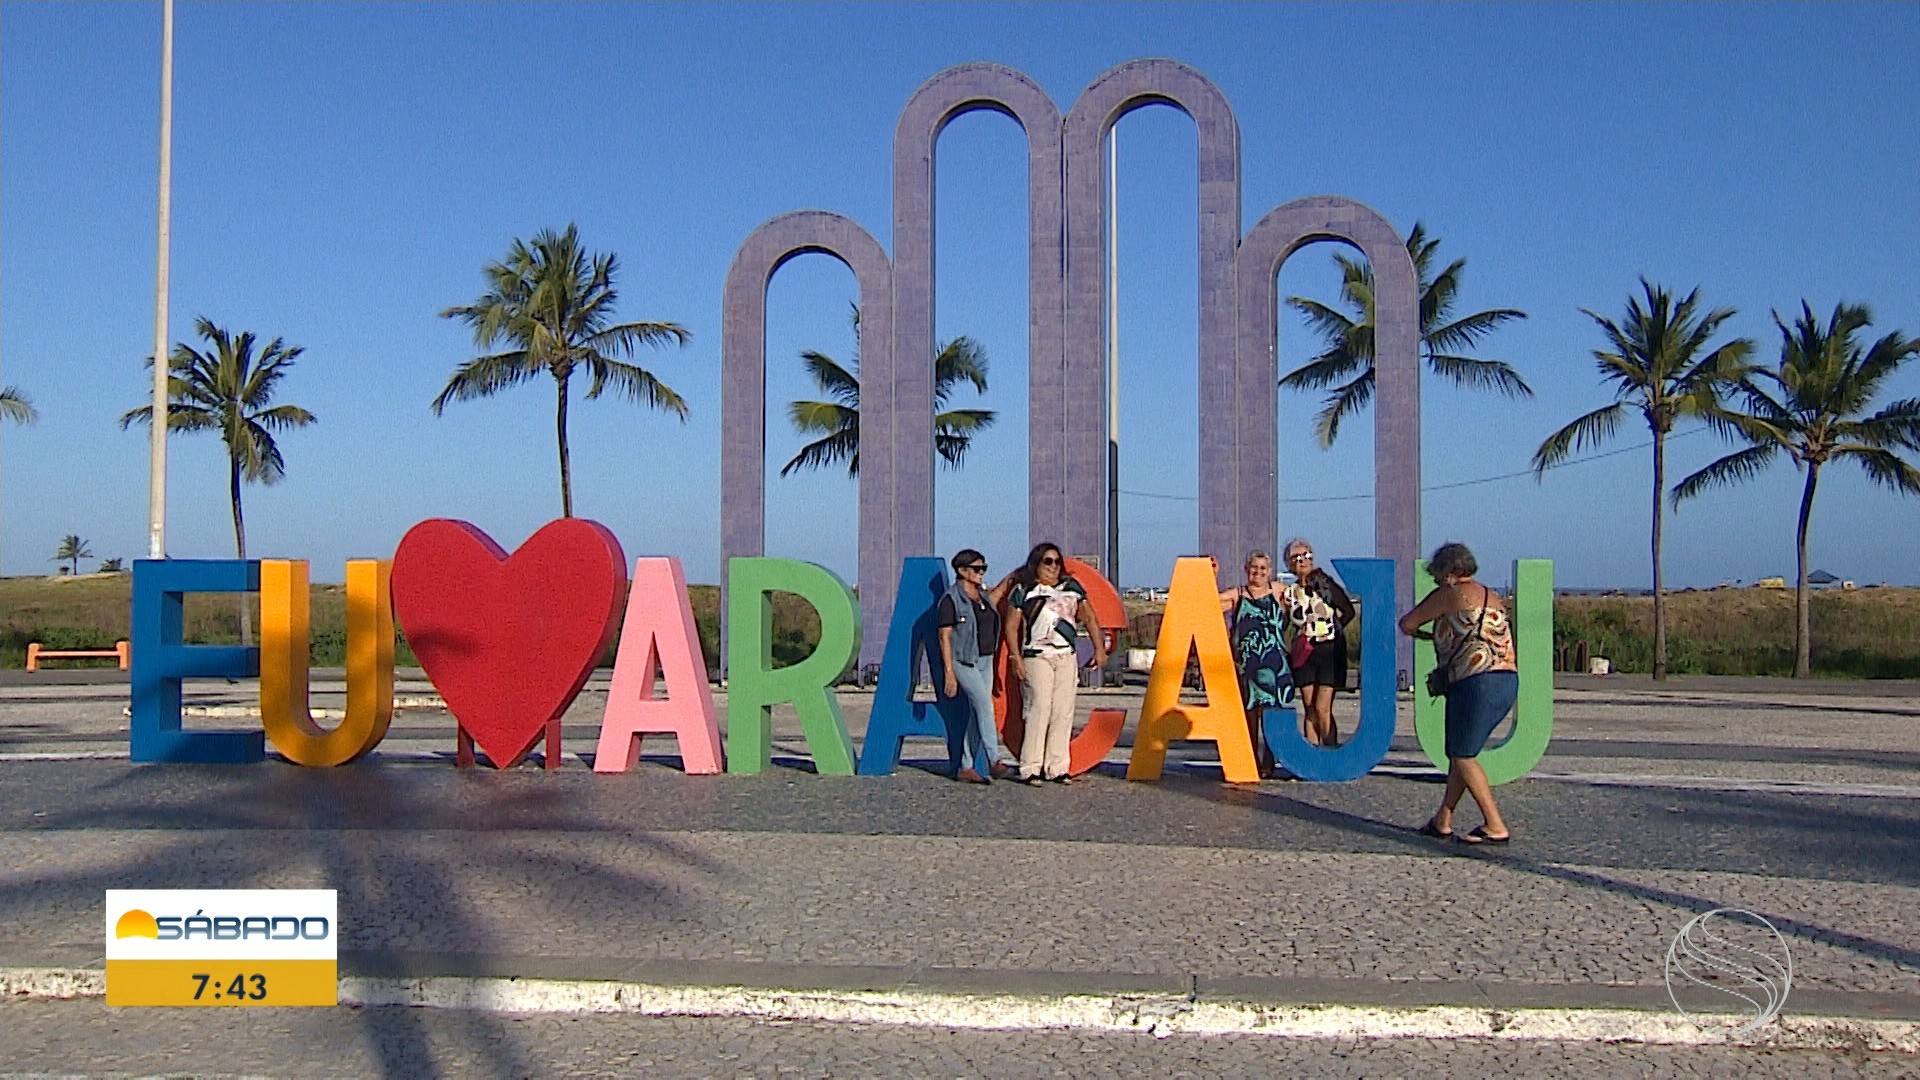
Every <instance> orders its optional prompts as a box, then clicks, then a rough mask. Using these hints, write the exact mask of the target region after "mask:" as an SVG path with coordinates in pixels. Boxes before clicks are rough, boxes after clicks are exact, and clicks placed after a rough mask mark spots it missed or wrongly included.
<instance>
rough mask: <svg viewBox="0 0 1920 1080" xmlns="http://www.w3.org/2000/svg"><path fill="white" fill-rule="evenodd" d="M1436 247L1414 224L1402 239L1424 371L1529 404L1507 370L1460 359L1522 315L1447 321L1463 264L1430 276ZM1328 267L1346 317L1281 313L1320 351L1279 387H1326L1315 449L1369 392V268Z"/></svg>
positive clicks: (1343, 261)
mask: <svg viewBox="0 0 1920 1080" xmlns="http://www.w3.org/2000/svg"><path fill="white" fill-rule="evenodd" d="M1439 247H1440V241H1439V239H1437V238H1429V237H1428V236H1427V227H1426V225H1424V224H1423V223H1421V222H1417V221H1416V222H1414V224H1413V232H1411V233H1409V234H1408V235H1407V254H1408V255H1411V256H1413V271H1414V274H1415V275H1417V277H1418V279H1419V282H1420V351H1421V352H1422V353H1423V354H1424V355H1425V356H1426V359H1427V366H1428V367H1429V368H1431V369H1433V373H1434V374H1435V375H1439V376H1441V377H1442V378H1445V379H1448V380H1450V381H1451V382H1453V383H1454V384H1455V385H1458V386H1467V387H1479V388H1482V389H1487V390H1495V391H1498V392H1500V393H1502V394H1505V395H1507V396H1508V397H1532V396H1533V388H1532V387H1530V386H1528V385H1527V381H1526V380H1525V379H1522V378H1521V377H1520V373H1519V372H1517V371H1515V370H1514V369H1513V368H1512V367H1511V366H1510V365H1507V364H1504V363H1502V362H1500V361H1498V360H1481V359H1478V358H1475V357H1471V356H1466V355H1463V354H1464V352H1465V351H1466V350H1467V349H1471V348H1473V347H1474V346H1475V345H1476V344H1477V343H1478V342H1479V341H1480V339H1481V338H1483V337H1485V336H1486V335H1488V334H1490V333H1492V332H1493V331H1494V329H1495V328H1497V327H1498V326H1500V324H1501V323H1505V322H1509V321H1511V320H1513V319H1524V318H1526V317H1527V313H1526V312H1524V311H1516V310H1514V309H1513V308H1494V309H1493V310H1491V311H1477V312H1475V313H1473V314H1472V315H1465V316H1462V317H1460V318H1458V319H1456V318H1454V317H1453V305H1454V302H1455V301H1456V299H1457V298H1458V296H1459V293H1460V279H1461V278H1462V276H1464V274H1465V271H1466V266H1467V260H1465V259H1455V260H1454V261H1453V262H1451V263H1449V264H1447V268H1446V269H1445V270H1442V271H1440V273H1439V274H1438V275H1435V274H1434V273H1433V262H1434V253H1435V252H1436V251H1438V250H1439ZM1333 259H1334V262H1336V263H1338V264H1339V265H1340V274H1341V285H1340V298H1341V299H1342V300H1343V301H1345V302H1346V304H1347V306H1348V307H1349V308H1350V309H1352V312H1353V314H1352V315H1351V316H1349V315H1346V314H1343V313H1341V312H1338V311H1335V310H1334V309H1333V308H1331V307H1328V306H1327V305H1325V304H1323V303H1321V302H1320V301H1318V300H1309V299H1306V298H1305V297H1300V296H1291V297H1288V298H1287V305H1288V306H1289V307H1291V308H1293V309H1294V310H1295V311H1298V312H1299V313H1300V314H1301V315H1303V316H1305V317H1306V320H1307V325H1308V326H1311V327H1312V328H1313V331H1314V332H1315V333H1317V334H1319V335H1320V337H1321V339H1322V340H1324V341H1325V342H1326V344H1327V347H1326V350H1325V351H1323V352H1322V353H1321V354H1320V355H1318V356H1316V357H1314V358H1313V359H1312V360H1310V361H1308V362H1307V363H1306V364H1304V365H1302V366H1300V367H1299V368H1297V369H1295V370H1293V371H1290V372H1288V373H1287V375H1286V377H1285V378H1283V379H1281V380H1280V385H1281V386H1284V387H1287V388H1288V389H1292V390H1324V389H1327V388H1328V387H1333V392H1332V393H1330V394H1328V395H1327V401H1326V405H1325V406H1324V407H1323V408H1322V409H1321V410H1320V413H1319V415H1317V416H1316V417H1315V418H1314V430H1315V432H1316V434H1318V436H1319V438H1320V445H1321V446H1322V447H1328V446H1332V445H1333V440H1334V439H1335V438H1337V437H1338V436H1339V434H1340V422H1341V421H1342V420H1345V419H1346V418H1347V417H1348V416H1350V415H1352V414H1354V413H1356V412H1359V411H1360V410H1361V409H1364V408H1366V407H1367V404H1368V403H1369V402H1371V401H1372V400H1373V384H1374V359H1373V326H1374V295H1373V267H1372V266H1371V265H1369V264H1368V263H1367V262H1366V260H1364V259H1357V258H1354V257H1353V256H1351V255H1346V254H1337V255H1335V256H1334V257H1333Z"/></svg>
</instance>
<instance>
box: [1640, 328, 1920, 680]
mask: <svg viewBox="0 0 1920 1080" xmlns="http://www.w3.org/2000/svg"><path fill="white" fill-rule="evenodd" d="M1773 324H1774V325H1775V326H1777V327H1779V328H1780V366H1779V367H1778V368H1776V369H1775V370H1773V371H1761V372H1756V373H1755V374H1753V375H1751V376H1749V377H1748V378H1746V379H1745V380H1743V381H1742V382H1741V387H1740V388H1741V391H1742V392H1743V393H1744V394H1745V396H1746V399H1747V408H1748V411H1747V412H1744V413H1730V414H1729V415H1728V416H1727V417H1726V419H1727V421H1728V423H1730V424H1731V426H1732V427H1733V429H1734V430H1735V431H1737V432H1738V433H1739V434H1740V436H1741V437H1743V438H1744V439H1745V440H1746V442H1747V444H1748V445H1747V448H1746V449H1744V450H1736V451H1734V452H1733V453H1731V454H1728V455H1727V456H1725V457H1723V458H1721V459H1720V460H1718V461H1715V462H1713V463H1712V464H1711V465H1708V466H1707V467H1705V468H1703V469H1701V470H1700V471H1699V472H1696V473H1694V474H1693V475H1692V476H1689V477H1687V478H1686V479H1685V480H1682V481H1680V483H1679V484H1678V485H1676V486H1675V487H1674V489H1673V505H1674V507H1675V508H1676V509H1678V508H1679V506H1680V503H1681V502H1682V501H1683V500H1685V499H1689V498H1692V497H1693V496H1695V495H1698V494H1700V493H1701V492H1703V491H1705V490H1706V489H1708V488H1710V487H1714V486H1716V485H1721V484H1733V483H1737V482H1739V481H1741V480H1745V479H1748V478H1749V477H1752V476H1754V475H1756V474H1758V473H1759V472H1760V470H1761V469H1763V468H1765V467H1766V466H1768V465H1770V464H1772V463H1773V459H1774V458H1775V457H1776V456H1777V455H1778V454H1779V453H1780V452H1781V451H1785V452H1786V453H1787V455H1788V456H1789V457H1791V458H1792V459H1793V464H1794V466H1795V467H1796V468H1798V469H1800V470H1801V471H1802V472H1804V473H1806V474H1807V478H1806V483H1805V484H1804V486H1803V487H1802V489H1801V493H1800V521H1799V525H1798V527H1797V528H1796V530H1795V532H1794V552H1795V554H1796V556H1797V566H1798V576H1797V577H1796V578H1795V579H1794V590H1793V591H1794V608H1795V617H1794V624H1793V674H1794V676H1795V677H1797V678H1802V679H1804V678H1807V677H1808V676H1809V675H1811V674H1812V672H1813V668H1812V660H1811V655H1812V649H1813V634H1812V630H1813V624H1812V616H1811V612H1810V605H1809V602H1808V590H1807V526H1808V524H1809V523H1810V522H1812V520H1813V495H1814V489H1815V488H1816V487H1817V486H1818V484H1819V482H1820V467H1821V466H1822V465H1825V464H1826V463H1827V462H1829V461H1849V462H1852V463H1853V464H1855V465H1858V466H1859V467H1860V468H1861V470H1862V471H1864V472H1865V473H1866V474H1867V476H1868V478H1870V479H1871V480H1873V481H1874V482H1875V483H1877V484H1882V485H1885V486H1886V487H1889V488H1892V489H1893V490H1894V491H1897V492H1900V493H1903V494H1906V495H1920V468H1915V467H1914V466H1913V465H1912V463H1910V462H1908V461H1907V460H1906V459H1905V458H1903V457H1901V456H1900V454H1899V453H1898V451H1900V450H1906V449H1913V450H1920V398H1909V399H1907V400H1905V401H1896V402H1894V403H1893V404H1891V405H1889V406H1887V407H1886V408H1884V409H1881V410H1880V411H1879V412H1876V413H1874V414H1873V415H1872V416H1862V415H1861V414H1862V413H1865V412H1866V411H1867V409H1868V408H1869V407H1871V405H1872V403H1873V399H1874V397H1875V396H1876V395H1878V394H1879V392H1880V388H1881V386H1882V384H1884V383H1885V382H1886V380H1887V379H1888V378H1889V377H1890V376H1892V375H1893V374H1894V372H1896V371H1898V370H1900V366H1901V365H1902V364H1904V363H1906V362H1907V361H1908V360H1911V359H1913V358H1914V357H1915V356H1920V340H1914V339H1909V338H1905V337H1902V336H1901V335H1900V334H1899V333H1898V332H1895V333H1891V334H1888V335H1886V336H1885V337H1883V338H1881V339H1880V340H1879V341H1876V342H1874V343H1873V346H1872V347H1871V348H1863V347H1862V346H1861V345H1860V344H1859V343H1858V342H1856V341H1855V340H1854V335H1856V334H1858V333H1860V332H1861V331H1863V330H1865V329H1866V328H1867V327H1869V326H1871V325H1873V315H1872V314H1871V313H1870V312H1868V310H1867V309H1866V308H1865V307H1862V306H1858V305H1853V304H1839V305H1836V306H1835V307H1834V309H1833V317H1832V318H1830V319H1828V320H1827V325H1826V326H1825V327H1822V326H1821V325H1820V321H1819V320H1818V319H1816V318H1814V316H1813V308H1812V307H1810V306H1809V305H1808V304H1807V303H1806V302H1805V301H1804V300H1803V301H1801V303H1800V318H1799V319H1796V320H1795V321H1794V324H1793V327H1792V328H1791V329H1789V328H1788V327H1787V324H1786V323H1784V322H1781V321H1780V316H1779V314H1778V313H1775V314H1774V316H1773ZM1763 383H1764V384H1768V385H1770V386H1771V388H1772V390H1773V391H1774V392H1771V393H1770V392H1769V390H1768V386H1767V385H1762V384H1763ZM1776 393H1777V394H1778V396H1777V397H1776V396H1775V394H1776Z"/></svg>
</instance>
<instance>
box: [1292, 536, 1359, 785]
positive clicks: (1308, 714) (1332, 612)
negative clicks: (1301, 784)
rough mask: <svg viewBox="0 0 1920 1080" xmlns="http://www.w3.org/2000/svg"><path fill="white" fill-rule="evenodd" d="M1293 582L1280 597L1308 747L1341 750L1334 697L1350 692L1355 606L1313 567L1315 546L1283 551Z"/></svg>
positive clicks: (1298, 543) (1297, 543)
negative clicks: (1349, 654) (1349, 658)
mask: <svg viewBox="0 0 1920 1080" xmlns="http://www.w3.org/2000/svg"><path fill="white" fill-rule="evenodd" d="M1283 550H1284V551H1285V552H1286V556H1287V569H1288V570H1291V571H1292V572H1293V576H1294V582H1293V584H1291V585H1288V586H1287V587H1286V588H1285V589H1284V590H1282V591H1281V593H1280V602H1281V603H1283V604H1285V605H1286V606H1287V625H1288V628H1289V629H1290V630H1291V631H1292V647H1293V652H1292V656H1291V660H1292V662H1293V685H1294V689H1295V692H1296V693H1298V694H1299V697H1300V704H1301V706H1302V710H1303V712H1304V713H1305V733H1306V736H1307V742H1309V743H1312V744H1313V745H1314V746H1328V747H1332V746H1338V745H1340V728H1339V727H1338V726H1337V725H1335V724H1334V722H1333V695H1334V694H1335V693H1338V692H1339V691H1341V690H1345V689H1346V688H1347V624H1349V623H1351V622H1353V600H1352V599H1351V598H1350V597H1348V596H1347V590H1345V589H1343V588H1341V587H1340V583H1339V582H1337V581H1335V580H1333V575H1332V574H1329V573H1327V572H1326V571H1325V570H1321V569H1319V568H1318V567H1316V566H1314V564H1313V545H1311V544H1309V543H1307V542H1306V540H1305V539H1303V538H1301V537H1295V538H1294V539H1292V540H1289V541H1287V546H1286V547H1285V548H1284V549H1283Z"/></svg>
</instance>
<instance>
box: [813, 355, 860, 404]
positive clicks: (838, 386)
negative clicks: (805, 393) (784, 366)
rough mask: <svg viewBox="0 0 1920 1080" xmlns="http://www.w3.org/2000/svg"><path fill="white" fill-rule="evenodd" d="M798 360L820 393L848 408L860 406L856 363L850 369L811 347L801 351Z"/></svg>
mask: <svg viewBox="0 0 1920 1080" xmlns="http://www.w3.org/2000/svg"><path fill="white" fill-rule="evenodd" d="M800 361H801V363H802V365H804V366H805V367H806V369H807V377H808V378H810V379H812V380H813V384H814V385H815V386H818V387H819V388H820V390H821V392H822V393H824V394H827V395H829V396H831V397H832V398H834V399H835V400H836V401H839V402H840V403H842V404H844V405H847V406H849V407H850V408H854V409H858V408H859V407H860V376H859V375H858V374H856V372H858V370H859V365H858V364H856V365H855V366H854V368H853V370H851V371H850V370H848V369H847V368H844V367H841V366H840V363H839V362H838V361H836V360H835V359H834V358H833V357H831V356H828V355H827V354H825V353H822V352H816V351H814V350H812V349H808V350H806V351H804V352H802V353H801V354H800Z"/></svg>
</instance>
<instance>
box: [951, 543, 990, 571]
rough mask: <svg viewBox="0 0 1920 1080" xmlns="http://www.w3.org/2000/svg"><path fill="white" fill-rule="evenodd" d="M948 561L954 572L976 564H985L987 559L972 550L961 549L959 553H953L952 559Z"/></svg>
mask: <svg viewBox="0 0 1920 1080" xmlns="http://www.w3.org/2000/svg"><path fill="white" fill-rule="evenodd" d="M950 561H951V562H952V564H953V568H954V569H955V570H960V569H964V568H966V567H969V566H972V565H973V564H974V563H977V562H986V561H987V557H986V556H985V555H982V554H980V553H979V552H977V551H975V550H973V549H972V548H961V549H960V550H959V551H956V552H954V553H953V558H952V559H951V560H950Z"/></svg>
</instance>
